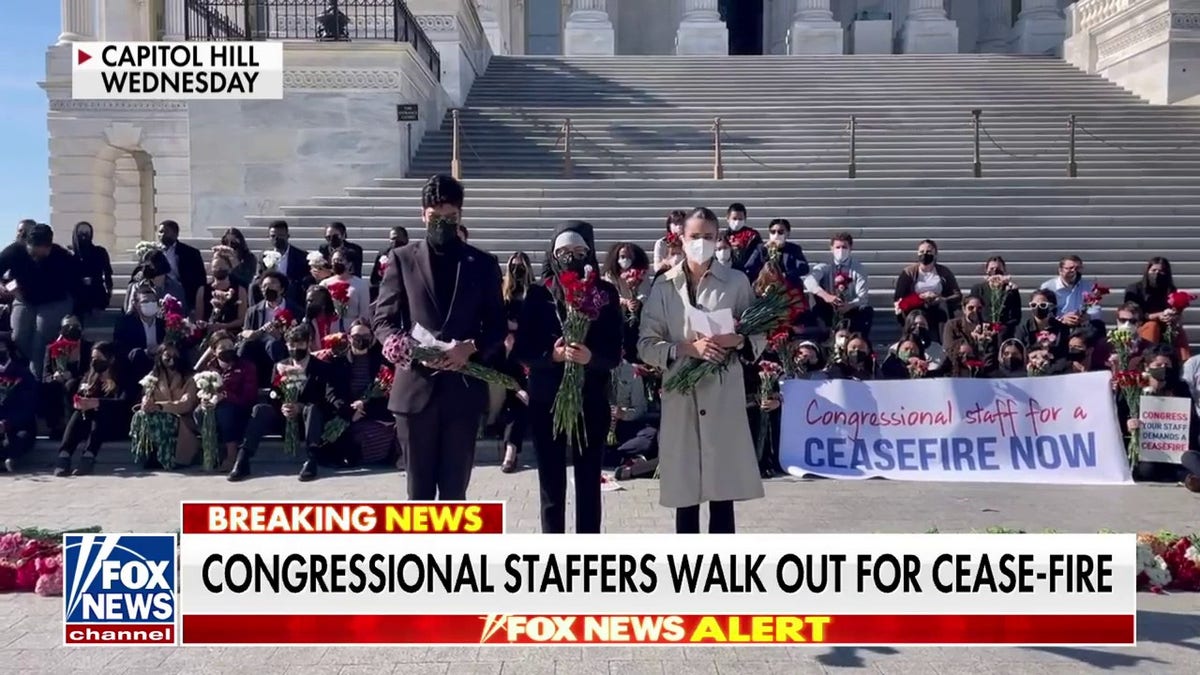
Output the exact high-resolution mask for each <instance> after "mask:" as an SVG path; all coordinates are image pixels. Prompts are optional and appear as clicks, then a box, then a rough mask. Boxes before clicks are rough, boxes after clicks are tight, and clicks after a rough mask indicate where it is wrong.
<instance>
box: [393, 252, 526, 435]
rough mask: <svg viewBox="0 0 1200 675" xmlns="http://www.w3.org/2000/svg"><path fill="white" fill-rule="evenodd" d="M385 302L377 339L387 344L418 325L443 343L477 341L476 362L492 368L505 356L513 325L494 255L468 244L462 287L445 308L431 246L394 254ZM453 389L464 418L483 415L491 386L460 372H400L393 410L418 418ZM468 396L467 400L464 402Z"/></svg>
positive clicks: (461, 267) (462, 262) (460, 272)
mask: <svg viewBox="0 0 1200 675" xmlns="http://www.w3.org/2000/svg"><path fill="white" fill-rule="evenodd" d="M389 255H390V257H391V260H390V262H389V264H388V267H387V271H386V272H385V273H384V275H383V281H382V282H381V283H380V285H379V298H378V300H376V303H375V320H374V327H375V337H376V339H378V340H379V342H380V344H383V343H384V342H385V341H386V340H387V339H388V338H389V337H391V336H392V335H393V334H395V333H399V332H407V331H409V330H412V327H413V326H414V325H416V324H420V325H421V326H424V327H425V328H427V329H428V330H429V331H430V332H432V333H433V334H434V335H436V336H437V337H438V339H440V340H444V341H447V342H449V341H452V340H460V341H461V340H474V341H475V347H476V349H477V350H478V352H477V353H476V354H475V356H474V357H472V360H473V361H478V362H481V363H484V364H487V365H490V366H494V365H495V361H496V359H497V357H500V356H502V355H503V353H504V351H503V350H504V338H505V337H507V335H508V321H507V320H506V319H505V315H504V300H503V298H502V297H501V294H500V269H499V267H497V265H496V259H495V258H493V257H492V256H491V255H489V254H487V253H485V252H483V251H481V250H479V249H477V248H475V247H473V246H470V245H468V244H462V249H461V251H460V254H459V256H460V257H459V264H458V283H457V284H456V285H455V288H454V290H453V292H452V294H451V295H452V296H453V297H452V300H451V302H450V306H449V307H441V306H440V304H441V303H439V301H438V294H437V291H436V290H435V289H434V286H433V283H434V281H433V269H432V266H431V265H430V258H429V256H430V251H429V245H428V244H427V243H426V242H425V241H414V242H412V243H410V244H408V245H407V246H402V247H400V248H396V249H393V250H392V252H391V253H390V254H389ZM439 385H440V386H444V387H449V388H450V391H453V392H454V394H453V395H454V396H455V400H456V401H457V402H459V403H461V404H462V405H461V410H462V411H463V415H464V417H465V416H468V415H473V416H476V417H477V416H478V415H479V414H481V413H482V408H483V406H484V405H485V404H486V402H487V385H485V384H484V383H483V382H481V381H479V380H475V379H473V378H468V377H466V376H464V375H458V374H455V373H449V372H441V371H435V370H430V369H428V368H426V367H424V366H421V365H414V366H413V368H412V369H411V370H400V369H397V370H396V379H395V382H394V384H393V385H392V393H391V399H390V401H389V403H388V409H389V410H391V411H392V412H394V413H399V414H409V413H418V412H421V411H422V410H424V409H425V407H426V406H428V405H429V401H430V399H431V398H432V397H433V392H434V387H435V386H439ZM460 396H461V397H462V398H461V399H460V398H458V397H460Z"/></svg>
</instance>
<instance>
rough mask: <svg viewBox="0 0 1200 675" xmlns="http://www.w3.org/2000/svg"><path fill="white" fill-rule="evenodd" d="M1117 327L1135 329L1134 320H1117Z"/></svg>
mask: <svg viewBox="0 0 1200 675" xmlns="http://www.w3.org/2000/svg"><path fill="white" fill-rule="evenodd" d="M1117 327H1118V328H1121V329H1123V330H1133V322H1132V321H1119V322H1117Z"/></svg>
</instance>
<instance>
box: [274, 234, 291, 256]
mask: <svg viewBox="0 0 1200 675" xmlns="http://www.w3.org/2000/svg"><path fill="white" fill-rule="evenodd" d="M271 244H272V245H273V246H275V250H276V251H279V252H280V253H283V252H284V251H286V250H287V247H288V238H287V237H285V236H280V235H275V236H274V237H271Z"/></svg>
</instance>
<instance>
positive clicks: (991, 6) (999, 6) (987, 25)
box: [979, 0, 1012, 54]
mask: <svg viewBox="0 0 1200 675" xmlns="http://www.w3.org/2000/svg"><path fill="white" fill-rule="evenodd" d="M1011 14H1012V0H980V2H979V52H980V53H981V54H1003V53H1004V52H1007V51H1008V33H1009V31H1010V30H1011V27H1012V21H1011V20H1010V19H1009V16H1010V15H1011Z"/></svg>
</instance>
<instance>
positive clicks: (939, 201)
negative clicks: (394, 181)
mask: <svg viewBox="0 0 1200 675" xmlns="http://www.w3.org/2000/svg"><path fill="white" fill-rule="evenodd" d="M470 194H471V197H470V199H471V209H472V211H474V210H475V209H481V210H483V212H484V213H492V212H494V210H495V209H512V208H523V209H535V210H540V209H546V208H585V207H592V208H595V207H600V208H608V207H612V206H616V207H618V208H622V209H634V208H636V209H641V210H642V212H643V213H644V212H645V211H652V212H653V211H655V210H661V209H662V205H663V204H662V199H660V198H653V197H643V196H640V195H620V196H615V195H614V196H612V197H610V196H598V195H596V194H594V193H593V194H587V195H579V196H569V195H560V196H541V197H539V198H538V202H537V203H536V204H531V203H530V202H529V199H528V197H522V196H511V197H510V196H502V195H485V196H480V195H479V193H478V192H477V191H475V190H472V191H471V193H470ZM706 196H707V195H706ZM414 197H417V198H419V194H409V193H407V191H405V192H401V191H400V190H398V189H394V188H349V189H348V190H347V194H345V195H336V196H317V197H313V198H312V199H310V200H308V201H307V203H308V204H311V205H313V206H332V207H344V206H370V207H401V208H408V209H411V208H412V206H413V200H414ZM1012 197H1013V195H962V194H942V193H938V194H915V195H899V196H893V195H886V194H884V195H881V194H870V193H867V194H863V193H862V192H857V193H855V194H851V193H849V192H847V193H843V194H838V193H834V194H812V195H806V196H796V195H791V194H788V195H777V196H766V197H758V198H756V199H754V200H753V202H754V208H755V210H758V209H762V208H771V209H784V210H797V211H804V210H807V209H809V208H815V207H827V208H828V207H843V208H848V207H859V206H880V207H884V206H892V205H897V206H904V207H906V208H907V207H914V208H915V207H919V206H924V205H928V206H933V207H936V208H939V209H940V208H954V207H958V206H967V207H977V206H988V207H992V206H995V207H1008V206H1009V205H1011V204H1012V201H1013V200H1012ZM730 198H731V201H736V200H737V197H736V196H735V193H730ZM1075 205H1081V206H1107V207H1112V208H1138V209H1150V210H1153V209H1155V208H1158V207H1162V208H1176V207H1183V208H1193V207H1194V208H1198V209H1200V204H1196V203H1195V201H1194V200H1193V199H1190V198H1188V197H1187V196H1181V195H1178V194H1176V195H1175V197H1174V199H1172V198H1170V197H1168V196H1166V195H1156V194H1125V195H1087V196H1082V197H1081V196H1078V195H1070V194H1049V195H1045V194H1043V195H1030V196H1028V198H1026V199H1023V200H1021V201H1020V203H1019V204H1017V206H1020V207H1022V208H1025V207H1031V208H1032V207H1038V206H1049V207H1055V208H1058V207H1063V208H1066V207H1071V206H1075ZM1139 212H1145V211H1139Z"/></svg>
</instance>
